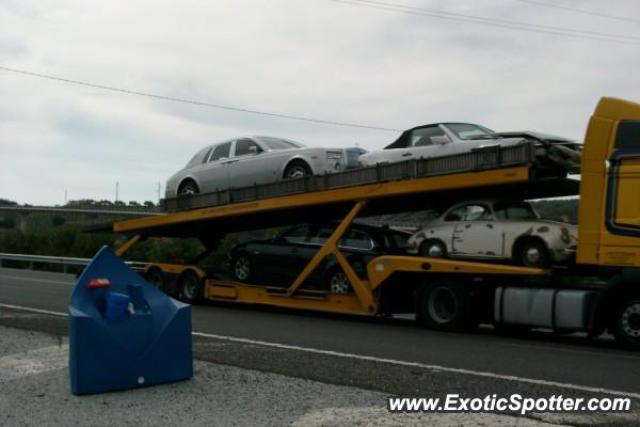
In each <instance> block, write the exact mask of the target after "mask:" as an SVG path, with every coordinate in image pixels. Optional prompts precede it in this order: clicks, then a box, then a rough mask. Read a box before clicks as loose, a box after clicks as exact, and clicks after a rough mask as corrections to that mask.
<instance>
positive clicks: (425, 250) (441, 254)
mask: <svg viewBox="0 0 640 427" xmlns="http://www.w3.org/2000/svg"><path fill="white" fill-rule="evenodd" d="M420 255H422V256H424V257H431V258H446V257H447V246H446V245H445V244H444V243H442V242H441V241H440V240H436V239H428V240H425V241H424V242H422V244H421V245H420Z"/></svg>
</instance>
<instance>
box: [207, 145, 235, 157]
mask: <svg viewBox="0 0 640 427" xmlns="http://www.w3.org/2000/svg"><path fill="white" fill-rule="evenodd" d="M229 151H231V142H225V143H224V144H220V145H218V146H216V147H215V148H214V149H213V153H212V154H211V158H210V159H209V161H210V162H213V161H216V160H220V159H226V158H228V157H229Z"/></svg>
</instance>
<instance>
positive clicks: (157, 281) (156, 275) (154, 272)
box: [144, 267, 164, 291]
mask: <svg viewBox="0 0 640 427" xmlns="http://www.w3.org/2000/svg"><path fill="white" fill-rule="evenodd" d="M144 278H145V280H146V281H147V282H149V283H151V284H152V285H153V287H154V288H156V289H158V290H160V291H164V273H163V272H162V270H160V269H159V268H158V267H151V268H150V269H149V270H147V272H146V273H145V274H144Z"/></svg>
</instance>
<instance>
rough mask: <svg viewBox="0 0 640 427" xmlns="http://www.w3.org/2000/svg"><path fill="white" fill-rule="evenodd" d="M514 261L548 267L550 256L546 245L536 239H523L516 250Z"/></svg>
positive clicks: (527, 265)
mask: <svg viewBox="0 0 640 427" xmlns="http://www.w3.org/2000/svg"><path fill="white" fill-rule="evenodd" d="M516 263H517V264H520V265H524V266H526V267H537V268H547V267H550V266H551V257H550V256H549V250H548V249H547V245H545V244H544V243H543V242H542V241H540V240H537V239H530V240H527V241H525V242H524V243H522V244H521V245H520V247H519V250H518V251H517V252H516Z"/></svg>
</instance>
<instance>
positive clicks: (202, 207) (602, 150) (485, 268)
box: [113, 98, 640, 348]
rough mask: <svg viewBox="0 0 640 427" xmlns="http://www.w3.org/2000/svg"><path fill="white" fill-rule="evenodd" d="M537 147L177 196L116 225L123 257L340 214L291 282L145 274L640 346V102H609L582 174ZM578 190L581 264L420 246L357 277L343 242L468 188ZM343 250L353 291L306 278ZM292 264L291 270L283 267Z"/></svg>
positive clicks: (168, 287) (302, 301)
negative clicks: (575, 175)
mask: <svg viewBox="0 0 640 427" xmlns="http://www.w3.org/2000/svg"><path fill="white" fill-rule="evenodd" d="M534 151H535V148H534V147H533V146H532V145H530V144H523V145H522V146H518V147H505V148H501V147H489V148H487V149H481V150H478V151H475V152H472V153H469V154H464V155H455V156H450V157H448V158H440V159H420V160H417V161H416V160H411V161H408V162H403V163H398V164H391V165H383V166H377V167H370V168H363V169H357V170H354V171H345V172H340V173H337V174H332V175H326V176H320V177H310V178H301V179H298V180H293V181H285V182H282V183H276V184H270V185H265V186H255V187H249V188H244V189H238V190H229V191H224V192H217V193H212V194H203V195H198V196H194V197H187V198H181V199H176V200H170V201H168V207H169V208H170V210H173V211H174V212H172V213H167V214H163V215H159V216H154V217H147V218H140V219H132V220H127V221H122V222H118V223H115V224H114V226H113V229H114V231H115V232H117V233H124V234H126V235H128V236H130V238H129V240H128V241H127V242H126V243H125V244H123V245H122V246H121V247H120V248H119V254H120V255H121V256H122V255H124V254H125V252H126V251H127V250H128V249H129V248H131V247H132V246H133V245H134V244H135V243H136V242H138V241H139V240H141V239H146V238H150V237H167V236H169V237H198V238H200V240H201V241H202V243H203V244H204V245H205V247H206V248H207V251H212V250H214V249H215V248H216V243H217V242H219V241H220V239H221V238H222V237H223V236H224V235H226V234H228V233H232V232H237V231H243V230H250V229H261V228H262V229H264V228H268V227H272V226H278V225H284V224H293V223H302V222H313V221H323V222H326V221H328V220H337V221H338V224H339V225H338V226H337V227H336V228H335V230H334V231H333V234H332V235H331V236H330V237H329V238H328V240H327V241H326V243H324V245H323V246H322V247H321V248H320V249H319V250H318V252H317V253H316V254H315V256H314V257H313V258H312V259H311V261H310V262H309V263H308V265H306V267H304V269H303V270H302V271H300V272H299V275H298V277H297V279H296V280H295V281H294V282H293V283H283V284H282V286H264V285H260V283H259V282H256V283H239V282H235V281H229V280H222V279H220V278H215V277H214V276H213V275H211V276H209V275H208V274H207V273H206V272H205V271H204V270H203V269H202V268H200V267H198V266H197V265H196V264H195V263H194V264H193V265H183V264H180V265H178V264H149V265H148V266H147V267H146V269H145V275H146V277H147V278H148V279H149V280H150V281H152V282H153V283H154V284H156V285H157V286H159V287H161V288H162V289H163V290H165V291H166V292H168V293H172V294H174V295H176V296H178V297H179V298H181V299H183V300H186V301H188V302H196V301H197V300H198V299H201V298H202V299H209V300H218V301H231V302H238V303H249V304H269V305H274V306H281V307H290V308H300V309H310V310H320V311H330V312H342V313H357V314H361V315H370V316H373V315H376V314H380V313H381V312H384V313H390V312H407V311H414V312H415V314H416V318H417V320H418V321H419V322H421V323H423V324H424V325H426V326H428V327H431V328H436V329H441V330H459V329H466V328H469V327H473V326H475V325H477V324H479V323H491V324H494V325H499V326H513V327H517V328H549V329H552V330H554V331H556V332H560V333H564V332H575V331H586V332H587V333H588V334H589V335H590V336H597V335H599V334H601V333H603V332H604V331H605V330H608V331H610V332H611V333H613V334H614V335H615V337H616V338H617V339H618V340H619V341H620V342H621V343H622V344H624V345H626V346H629V347H634V348H640V268H639V267H640V105H639V104H635V103H632V102H628V101H623V100H619V99H613V98H603V99H602V100H601V101H600V103H599V104H598V106H597V108H596V110H595V112H594V114H593V116H592V117H591V121H590V123H589V126H588V129H587V134H586V137H585V142H584V148H583V156H582V169H581V180H580V181H576V180H571V179H568V178H566V177H564V176H562V175H558V174H556V173H550V172H549V171H544V170H540V169H539V168H538V167H537V165H536V162H535V154H534ZM577 194H579V195H580V208H579V224H578V227H579V237H578V238H579V243H578V246H577V249H576V263H575V266H572V267H567V268H562V269H560V268H556V269H548V270H544V269H537V268H528V267H521V266H515V265H500V264H495V263H488V262H469V261H459V260H452V259H441V258H425V257H417V256H380V257H377V258H375V259H373V260H372V261H370V262H369V263H368V265H367V266H366V273H365V274H360V275H359V274H357V273H356V272H355V271H354V269H353V268H352V266H351V265H350V264H349V261H348V260H347V258H346V257H345V255H344V254H343V253H342V252H341V251H340V248H339V245H338V242H339V241H340V239H341V238H342V236H343V235H344V234H345V232H346V231H347V230H348V228H349V226H350V225H351V224H352V222H353V221H354V220H355V219H356V218H358V217H363V216H369V215H379V214H386V213H393V212H404V211H409V210H419V209H426V208H428V207H430V206H436V205H442V204H451V203H453V202H456V201H460V200H464V199H467V198H478V197H491V198H496V197H500V198H509V197H520V198H545V197H554V196H568V195H577ZM329 256H331V257H334V258H335V260H336V261H337V262H338V263H339V265H340V266H341V268H342V269H343V270H344V273H345V275H346V276H347V278H348V279H349V282H350V284H351V288H352V289H353V292H350V293H346V294H334V293H331V292H330V291H329V290H318V289H311V288H307V287H306V286H305V280H306V279H307V277H308V276H309V275H310V273H311V272H312V271H313V270H314V268H316V267H317V266H318V265H319V263H320V262H321V261H322V260H323V259H324V258H325V257H329ZM282 268H287V266H286V265H283V266H282Z"/></svg>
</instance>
